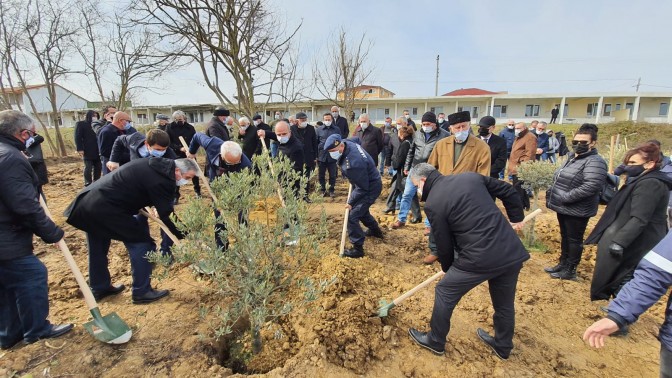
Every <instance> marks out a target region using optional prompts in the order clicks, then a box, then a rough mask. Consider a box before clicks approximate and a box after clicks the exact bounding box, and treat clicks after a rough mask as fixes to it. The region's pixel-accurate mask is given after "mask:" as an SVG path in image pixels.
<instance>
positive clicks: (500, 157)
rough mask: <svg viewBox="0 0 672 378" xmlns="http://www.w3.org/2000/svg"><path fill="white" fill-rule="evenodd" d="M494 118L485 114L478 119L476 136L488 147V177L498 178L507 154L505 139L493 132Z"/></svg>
mask: <svg viewBox="0 0 672 378" xmlns="http://www.w3.org/2000/svg"><path fill="white" fill-rule="evenodd" d="M495 123H496V121H495V118H494V117H491V116H485V117H483V118H481V120H480V121H478V136H479V137H480V138H481V140H482V141H484V142H485V144H487V145H488V147H490V177H492V178H499V174H500V173H501V172H503V171H504V167H506V160H507V159H508V155H507V153H506V140H505V139H504V138H502V137H500V136H498V135H495V134H493V133H492V132H493V130H495Z"/></svg>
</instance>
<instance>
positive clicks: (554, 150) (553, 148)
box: [546, 129, 560, 164]
mask: <svg viewBox="0 0 672 378" xmlns="http://www.w3.org/2000/svg"><path fill="white" fill-rule="evenodd" d="M546 133H547V134H548V153H547V155H548V161H550V162H551V163H553V164H555V163H556V162H557V161H558V158H557V155H558V151H559V150H560V141H558V138H556V137H555V133H553V130H550V129H549V130H548V131H547V132H546Z"/></svg>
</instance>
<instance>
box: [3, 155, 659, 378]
mask: <svg viewBox="0 0 672 378" xmlns="http://www.w3.org/2000/svg"><path fill="white" fill-rule="evenodd" d="M49 170H50V174H51V183H50V184H49V185H47V186H46V187H45V191H46V194H47V197H48V201H49V206H50V207H51V208H52V213H54V214H55V216H56V222H57V223H58V224H59V225H62V226H64V228H65V230H66V235H67V237H66V241H67V243H68V245H69V246H70V248H71V250H72V253H73V254H74V256H75V259H76V261H77V262H78V264H79V266H80V268H81V269H82V270H83V271H84V273H85V275H86V266H87V249H86V242H85V239H84V234H83V233H81V232H80V231H78V230H75V229H73V228H72V227H70V226H68V225H66V224H65V222H64V219H63V217H62V216H61V213H62V211H63V210H64V209H65V207H66V206H67V205H68V204H69V203H70V201H71V200H72V199H73V198H74V196H75V194H76V193H77V191H78V190H79V189H80V187H81V184H82V179H81V173H80V172H81V163H80V162H79V161H78V160H77V159H65V160H62V161H52V162H50V164H49ZM190 190H191V189H190V188H187V189H186V190H185V191H184V193H183V194H187V195H191V192H190ZM346 190H347V189H346V185H345V183H344V182H340V183H339V188H338V191H337V195H338V197H337V198H336V200H335V201H331V200H327V201H326V202H325V204H324V206H325V208H326V211H327V214H328V215H329V217H330V223H329V230H330V240H329V241H328V242H327V243H325V244H324V248H326V249H327V250H329V251H334V253H333V254H330V255H329V256H328V257H326V258H324V259H323V260H321V261H315V262H313V264H314V269H313V271H314V273H313V274H314V276H315V277H319V278H330V277H336V281H335V282H334V284H333V285H332V286H330V287H329V288H328V289H327V291H326V293H325V294H324V296H323V297H322V298H321V299H320V300H319V302H318V305H317V306H315V308H312V309H311V310H310V311H306V312H304V311H302V312H300V313H296V314H293V315H292V316H290V317H288V318H286V319H282V320H281V321H280V322H278V323H276V324H269V325H268V327H264V329H263V330H262V337H263V339H264V349H263V351H262V352H261V354H259V355H257V356H255V357H254V358H253V359H252V360H251V361H250V363H249V365H248V368H249V369H251V370H253V371H268V373H267V376H269V377H287V376H291V377H315V376H320V377H322V376H329V377H355V376H361V375H364V376H371V377H439V376H441V377H443V376H470V377H490V376H500V377H502V376H506V377H533V376H534V377H537V376H577V377H579V376H580V377H590V376H596V377H605V376H639V377H654V376H657V374H658V351H659V342H658V341H657V340H656V335H657V332H658V331H657V328H658V325H659V324H660V323H661V321H662V319H663V311H664V308H665V305H664V303H662V302H661V303H658V304H656V305H655V306H654V308H653V309H652V310H650V311H649V312H647V313H646V314H644V315H643V316H642V317H641V319H640V320H639V322H637V324H636V325H634V326H632V327H631V330H630V335H629V336H628V337H626V338H612V339H610V340H609V341H608V346H607V347H606V348H605V349H604V350H600V351H597V350H593V349H590V348H589V347H588V346H587V345H585V344H584V343H583V341H582V340H581V336H582V334H583V331H584V330H585V328H586V327H587V326H589V325H590V324H591V323H592V322H593V321H595V320H597V319H599V318H600V317H601V315H602V314H601V313H600V311H599V310H598V306H599V305H604V304H605V303H591V302H590V301H589V299H588V291H589V286H590V278H591V275H592V269H593V264H594V249H592V248H590V249H588V250H587V252H586V253H585V258H584V262H583V264H582V265H581V266H580V268H579V280H578V281H577V282H566V281H564V282H563V281H556V280H551V279H549V277H548V276H547V275H546V274H545V273H543V271H542V268H543V267H544V266H547V265H549V264H552V263H554V262H555V258H556V256H557V250H558V246H559V242H560V240H559V233H558V229H557V221H556V220H555V214H554V213H552V212H546V213H545V214H542V215H541V216H539V217H538V220H537V224H536V230H537V232H538V234H539V235H540V237H541V239H542V241H543V242H544V243H545V244H546V245H547V246H548V247H549V248H550V251H549V252H550V253H548V254H541V253H533V254H532V258H531V259H530V260H529V261H528V262H527V263H526V264H525V266H524V268H523V270H522V272H521V276H520V280H519V284H518V293H517V297H516V306H517V307H516V309H517V314H516V315H517V319H516V335H515V337H514V344H515V349H514V351H513V353H512V355H511V358H510V359H509V360H508V361H500V360H498V359H497V358H495V357H494V356H493V354H492V353H491V351H490V350H489V349H488V348H487V347H486V346H485V345H484V344H482V343H481V342H480V341H479V340H478V338H477V336H476V334H475V330H476V328H477V327H482V328H485V329H486V330H492V315H493V309H492V305H491V301H490V297H489V293H488V290H487V287H486V285H487V284H484V285H481V286H479V287H477V288H476V289H474V290H472V292H470V293H469V294H468V295H467V296H466V297H465V298H464V299H463V300H462V301H461V303H460V304H459V305H458V308H457V309H456V311H455V313H454V315H453V319H452V329H451V333H450V335H449V339H448V344H447V345H446V349H447V350H446V355H445V356H443V357H437V356H434V355H432V354H431V353H429V352H427V351H425V350H423V349H421V348H419V347H417V346H416V345H414V344H413V343H412V342H411V340H410V339H409V337H408V335H407V330H408V328H409V327H417V328H419V329H421V330H426V329H427V328H428V324H429V319H430V316H431V310H432V305H433V298H434V292H433V290H432V289H426V290H424V291H421V292H419V293H418V294H417V295H415V296H414V297H411V298H410V299H408V300H407V301H406V302H405V303H403V304H402V305H400V306H399V307H396V308H394V309H393V310H391V312H390V316H388V317H387V318H382V319H381V318H378V317H371V315H372V314H373V313H375V312H376V311H377V308H378V301H379V300H380V299H387V300H392V299H393V298H394V297H396V296H398V295H400V294H401V293H403V292H404V291H406V290H408V289H410V288H412V287H413V286H415V285H417V284H418V283H420V282H422V281H423V280H424V279H425V278H426V277H429V276H431V275H432V274H433V273H435V272H436V271H437V270H438V269H439V267H438V266H437V265H435V266H432V267H428V266H423V265H422V264H421V263H420V260H421V259H422V257H423V256H424V254H425V252H426V250H427V242H426V238H424V237H423V236H422V229H423V225H422V224H417V225H410V224H409V225H408V226H407V227H406V228H405V229H402V230H396V231H392V230H389V231H386V234H385V239H384V240H382V241H380V240H377V239H376V240H371V241H367V242H366V244H365V249H366V253H367V255H366V257H365V258H363V259H359V260H348V259H340V258H338V256H337V251H338V245H339V242H340V232H341V227H342V217H343V205H342V203H343V202H344V198H345V196H346V194H347V192H346ZM383 206H384V205H383V204H382V201H379V202H378V203H376V204H375V205H374V207H373V208H372V212H373V213H374V216H376V217H377V218H378V219H379V221H380V222H381V225H383V226H386V225H389V224H391V222H393V221H394V217H393V216H391V215H390V216H385V215H382V209H383ZM178 212H179V209H178ZM594 224H595V219H594V220H592V221H591V223H590V226H589V228H590V227H592V226H594ZM155 232H156V230H155ZM157 234H158V232H157ZM35 251H36V253H37V254H38V255H39V256H40V258H41V259H42V261H44V263H45V264H46V265H47V267H48V268H49V290H50V298H51V313H50V319H51V320H52V322H55V323H60V322H74V323H76V324H77V327H76V328H75V330H74V331H73V332H71V333H70V334H68V335H67V336H64V337H62V338H59V339H54V340H47V341H40V342H37V343H35V344H32V345H27V346H22V347H19V348H15V349H13V350H11V351H6V352H0V376H12V375H19V376H20V375H23V374H32V375H33V376H54V377H56V376H66V375H73V376H82V377H99V376H103V377H136V376H152V377H154V376H179V377H202V376H213V377H217V376H228V375H231V374H232V372H231V370H230V369H227V368H224V367H221V366H219V365H218V360H219V357H220V356H221V353H222V351H221V350H219V349H218V348H219V347H220V344H219V343H218V342H216V341H215V340H214V339H213V338H212V337H211V336H210V335H212V332H211V330H212V328H211V327H212V326H213V324H212V320H213V319H212V318H210V317H208V316H206V317H205V318H203V317H202V316H201V314H200V312H199V307H200V306H201V305H202V304H206V305H212V304H216V303H217V299H216V298H215V297H213V296H212V295H210V294H207V289H208V287H209V283H208V281H207V280H204V279H202V278H200V277H196V276H194V275H193V273H192V272H191V271H190V269H189V268H188V267H186V266H175V267H174V268H173V274H172V275H171V276H170V277H169V278H167V279H164V280H161V281H158V280H154V284H155V285H156V286H158V287H159V288H162V289H170V290H171V295H170V296H169V297H168V298H166V299H163V300H161V301H159V302H156V303H154V304H150V305H145V306H139V305H132V304H131V298H130V296H131V294H130V290H126V291H125V292H124V293H123V294H121V295H118V296H116V297H113V298H109V299H105V300H104V301H103V302H102V303H101V305H100V307H101V311H102V312H103V314H109V313H112V312H116V313H118V314H119V315H120V316H121V318H123V319H124V320H125V321H126V322H127V323H128V324H129V325H130V326H131V327H132V328H133V338H132V339H131V341H130V342H129V343H127V344H125V345H119V346H111V345H107V344H102V343H100V342H98V341H96V340H95V339H93V338H92V337H91V336H90V335H89V334H87V333H86V331H85V330H84V328H83V327H82V326H81V324H82V323H84V322H86V321H88V320H89V312H88V311H87V309H86V306H85V304H84V301H83V300H82V298H81V294H80V292H79V290H78V288H77V285H76V283H75V281H74V279H73V278H72V275H71V274H70V272H69V270H68V268H67V265H66V264H65V262H64V260H63V258H62V256H61V255H60V253H59V252H58V250H57V249H56V248H55V247H54V246H51V245H45V244H44V243H42V242H41V241H36V242H35ZM110 271H111V273H112V276H113V277H114V278H113V279H114V281H115V282H116V283H124V284H126V285H127V286H130V265H129V262H128V257H127V254H126V251H125V249H124V248H123V245H122V244H121V243H117V242H114V243H113V247H112V248H111V251H110ZM240 342H241V343H246V341H245V339H243V340H242V341H240Z"/></svg>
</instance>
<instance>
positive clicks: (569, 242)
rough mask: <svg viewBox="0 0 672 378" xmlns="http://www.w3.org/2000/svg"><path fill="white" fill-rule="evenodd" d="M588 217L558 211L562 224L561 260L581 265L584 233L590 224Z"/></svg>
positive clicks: (559, 221)
mask: <svg viewBox="0 0 672 378" xmlns="http://www.w3.org/2000/svg"><path fill="white" fill-rule="evenodd" d="M588 219H590V218H586V217H573V216H571V215H564V214H560V213H558V224H559V225H560V262H561V263H563V262H565V263H567V265H579V262H580V261H581V255H582V254H583V234H584V232H586V226H588Z"/></svg>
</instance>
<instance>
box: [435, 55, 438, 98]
mask: <svg viewBox="0 0 672 378" xmlns="http://www.w3.org/2000/svg"><path fill="white" fill-rule="evenodd" d="M438 95H439V56H438V55H437V56H436V81H435V82H434V96H438Z"/></svg>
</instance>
